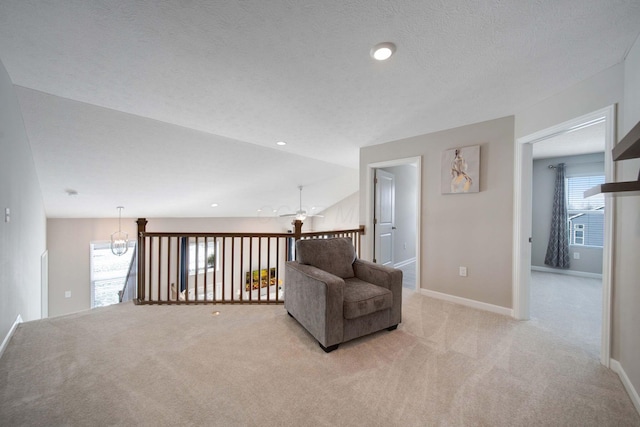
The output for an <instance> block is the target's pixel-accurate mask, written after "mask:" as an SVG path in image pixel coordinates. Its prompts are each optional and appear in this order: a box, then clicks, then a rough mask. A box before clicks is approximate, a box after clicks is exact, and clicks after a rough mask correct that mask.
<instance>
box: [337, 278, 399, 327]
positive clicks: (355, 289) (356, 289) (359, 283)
mask: <svg viewBox="0 0 640 427" xmlns="http://www.w3.org/2000/svg"><path fill="white" fill-rule="evenodd" d="M344 285H345V286H344V302H343V310H344V313H343V315H344V318H345V319H356V318H358V317H361V316H366V315H367V314H371V313H375V312H376V311H380V310H386V309H388V308H391V307H392V306H393V293H392V292H391V291H390V290H389V289H386V288H383V287H382V286H377V285H374V284H371V283H369V282H365V281H364V280H360V279H358V278H356V277H353V278H350V279H345V281H344Z"/></svg>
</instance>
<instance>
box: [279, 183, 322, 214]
mask: <svg viewBox="0 0 640 427" xmlns="http://www.w3.org/2000/svg"><path fill="white" fill-rule="evenodd" d="M298 189H299V190H300V209H298V210H297V211H296V212H295V213H290V214H283V215H280V216H281V217H295V219H296V220H299V221H304V220H305V219H306V218H308V217H312V216H315V217H318V218H323V215H314V214H308V213H307V211H305V210H304V209H302V185H298Z"/></svg>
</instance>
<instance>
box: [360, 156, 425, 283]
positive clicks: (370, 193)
mask: <svg viewBox="0 0 640 427" xmlns="http://www.w3.org/2000/svg"><path fill="white" fill-rule="evenodd" d="M402 165H414V166H415V167H416V169H417V171H416V288H415V290H419V289H420V287H421V286H420V259H421V257H420V248H421V246H422V244H421V243H422V233H421V232H420V223H421V217H422V156H416V157H406V158H402V159H396V160H387V161H383V162H375V163H369V164H368V165H367V179H366V182H365V184H364V194H365V206H366V209H365V229H366V230H372V231H371V233H370V234H371V236H372V237H371V239H368V240H369V243H368V244H367V245H364V246H363V247H362V254H363V258H365V259H369V260H371V259H373V244H374V243H373V242H374V239H375V236H374V235H373V234H374V233H373V229H374V228H373V217H374V210H375V206H374V196H375V195H374V191H375V188H374V185H373V179H374V177H375V169H381V168H388V167H392V166H402Z"/></svg>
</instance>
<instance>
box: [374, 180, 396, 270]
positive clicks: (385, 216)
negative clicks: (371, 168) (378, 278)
mask: <svg viewBox="0 0 640 427" xmlns="http://www.w3.org/2000/svg"><path fill="white" fill-rule="evenodd" d="M375 172H376V173H375V177H374V188H375V193H374V194H375V216H374V218H373V227H374V232H375V242H374V259H373V261H374V262H376V263H378V264H382V265H388V266H391V267H393V264H394V261H393V230H394V229H395V227H394V212H395V181H394V175H393V174H392V173H389V172H386V171H383V170H381V169H376V171H375Z"/></svg>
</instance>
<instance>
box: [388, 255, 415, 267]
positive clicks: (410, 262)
mask: <svg viewBox="0 0 640 427" xmlns="http://www.w3.org/2000/svg"><path fill="white" fill-rule="evenodd" d="M414 262H416V257H413V258H409V259H406V260H404V261H400V262H399V263H397V264H394V265H393V267H394V268H401V267H404V266H405V265H409V264H413V263H414Z"/></svg>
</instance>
